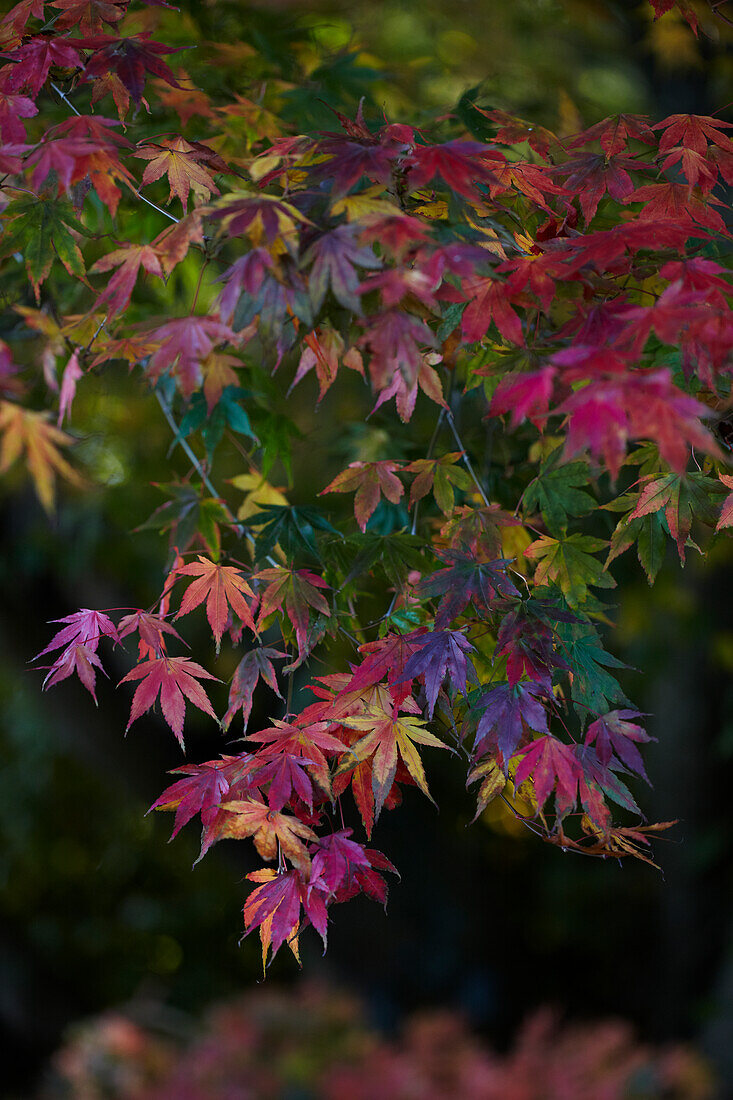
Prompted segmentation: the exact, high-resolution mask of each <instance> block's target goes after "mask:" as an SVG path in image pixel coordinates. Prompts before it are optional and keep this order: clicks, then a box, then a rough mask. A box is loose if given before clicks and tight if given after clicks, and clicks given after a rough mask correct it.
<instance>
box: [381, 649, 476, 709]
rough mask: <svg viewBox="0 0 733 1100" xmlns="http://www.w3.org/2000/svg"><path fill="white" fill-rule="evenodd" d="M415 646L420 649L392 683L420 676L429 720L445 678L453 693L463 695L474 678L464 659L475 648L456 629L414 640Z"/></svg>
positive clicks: (473, 671) (471, 669)
mask: <svg viewBox="0 0 733 1100" xmlns="http://www.w3.org/2000/svg"><path fill="white" fill-rule="evenodd" d="M414 644H415V645H416V646H419V647H420V648H419V649H417V651H416V652H415V653H413V655H412V656H411V657H410V659H409V660H408V661H407V663H406V665H405V667H404V670H403V672H402V675H401V676H399V677H398V678H397V679H396V680H395V684H401V683H404V682H405V681H406V680H413V679H415V678H416V677H418V676H422V678H423V683H424V684H425V694H426V695H427V698H428V717H429V718H432V717H433V711H434V710H435V701H436V699H437V698H438V692H439V691H440V688H441V686H442V684H443V681H444V680H445V678H446V676H448V677H449V679H450V681H451V684H452V685H453V687H454V688H455V690H456V691H460V692H461V693H462V694H463V695H465V694H466V692H467V690H468V685H467V677H468V676H469V675H470V674H472V675H473V676H475V675H476V673H475V670H474V667H473V664H472V663H471V659H470V658H469V657H468V656H467V654H468V653H470V652H473V651H474V646H472V645H471V643H470V642H469V640H468V638H466V637H465V635H463V634H461V633H460V631H457V630H433V631H430V632H429V633H428V634H421V635H419V636H418V637H416V638H415V639H414Z"/></svg>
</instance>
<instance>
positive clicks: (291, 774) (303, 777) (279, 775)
mask: <svg viewBox="0 0 733 1100" xmlns="http://www.w3.org/2000/svg"><path fill="white" fill-rule="evenodd" d="M312 763H313V761H312V760H306V759H304V758H302V757H299V756H292V755H291V754H290V753H287V752H281V753H278V755H277V756H274V757H271V758H269V759H267V760H265V761H260V762H259V763H258V764H257V765H256V768H255V771H254V773H253V783H254V784H255V785H256V786H257V787H259V788H260V789H261V788H263V787H265V786H267V785H268V784H269V787H268V790H267V803H268V805H269V807H270V809H271V810H277V811H278V812H279V811H280V810H282V808H283V806H284V805H285V803H286V802H290V801H291V800H292V799H294V798H296V799H300V801H301V802H303V803H304V804H305V805H306V806H307V807H308V809H309V811H310V812H311V813H313V801H314V798H315V794H316V792H315V789H314V787H313V782H312V780H311V776H310V773H309V772H308V765H310V764H312ZM327 793H328V792H327Z"/></svg>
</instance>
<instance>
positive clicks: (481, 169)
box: [408, 141, 491, 199]
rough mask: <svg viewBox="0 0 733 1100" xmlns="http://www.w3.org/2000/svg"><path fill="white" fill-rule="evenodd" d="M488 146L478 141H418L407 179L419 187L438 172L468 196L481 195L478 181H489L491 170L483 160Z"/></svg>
mask: <svg viewBox="0 0 733 1100" xmlns="http://www.w3.org/2000/svg"><path fill="white" fill-rule="evenodd" d="M485 154H486V147H485V146H484V145H482V144H480V143H479V142H477V141H447V142H445V144H443V145H415V146H414V148H413V150H412V153H411V156H410V158H409V162H408V163H409V171H408V182H409V186H410V188H411V190H413V191H418V190H420V188H421V187H425V186H426V185H427V184H429V183H430V182H431V181H432V180H433V179H435V177H436V176H438V177H440V178H441V179H442V180H443V181H444V182H445V183H447V184H448V186H449V187H450V188H451V190H452V191H455V192H457V193H458V194H459V195H463V197H464V198H466V199H475V198H477V197H480V192H479V191H477V189H476V186H475V184H476V182H478V183H486V182H488V181H489V180H490V179H491V173H490V172H489V170H488V169H487V167H486V166H485V164H483V163H482V162H481V159H480V158H481V157H482V156H485Z"/></svg>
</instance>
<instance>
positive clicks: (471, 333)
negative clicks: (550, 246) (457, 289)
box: [461, 278, 524, 346]
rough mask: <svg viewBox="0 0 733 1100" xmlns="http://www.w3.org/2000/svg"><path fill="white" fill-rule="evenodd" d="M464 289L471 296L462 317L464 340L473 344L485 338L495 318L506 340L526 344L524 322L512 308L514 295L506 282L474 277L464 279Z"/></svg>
mask: <svg viewBox="0 0 733 1100" xmlns="http://www.w3.org/2000/svg"><path fill="white" fill-rule="evenodd" d="M463 291H464V293H465V295H466V297H467V298H468V299H469V304H468V306H467V307H466V309H465V310H464V313H463V317H462V320H461V334H462V336H463V339H464V340H467V341H468V342H469V343H474V342H475V341H477V340H481V339H482V338H483V337H484V336H485V335H486V333H487V332H488V330H489V325H490V324H491V322H492V321H493V322H494V324H495V325H496V327H497V329H498V330H499V332H500V333H501V335H502V336H503V337H504V339H505V340H508V341H509V343H511V344H519V345H521V346H524V333H523V332H522V322H521V321H520V319H519V317H518V315H517V314H516V313H515V312H514V310H513V309H512V307H511V304H510V297H513V295H512V294H511V291H510V290H509V289H508V287H507V285H506V283H502V282H500V281H499V280H498V279H493V278H488V279H484V278H472V279H468V280H466V281H465V282H464V284H463Z"/></svg>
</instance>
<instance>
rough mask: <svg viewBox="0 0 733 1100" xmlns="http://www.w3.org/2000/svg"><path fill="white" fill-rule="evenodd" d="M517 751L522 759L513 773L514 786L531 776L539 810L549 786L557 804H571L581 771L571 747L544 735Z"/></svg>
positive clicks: (567, 806) (567, 805) (566, 805)
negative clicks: (554, 790)
mask: <svg viewBox="0 0 733 1100" xmlns="http://www.w3.org/2000/svg"><path fill="white" fill-rule="evenodd" d="M521 751H522V759H521V760H520V762H519V764H518V765H517V770H516V772H515V775H514V783H515V785H516V786H517V787H518V786H519V785H520V784H521V783H524V781H525V780H526V779H529V778H531V779H532V783H533V785H534V792H535V796H536V798H537V806H538V808H539V809H542V807H543V806H544V804H545V802H546V801H547V799H548V797H549V795H550V793H551V791H552V790H553V789H556V798H557V800H558V806H559V807H560V806H561V807H562V809H563V810H567V809H570V808H571V807H572V806H574V805H575V801H576V799H577V797H578V780H579V779H580V778H581V777H582V775H583V770H582V768H581V766H580V764H579V763H578V760H577V757H576V756H575V754H574V753H573V750H572V748H571V746H570V745H566V744H565V743H564V742H563V741H558V739H557V738H556V737H553V736H552V735H551V734H547V735H546V736H545V737H540V738H538V739H537V740H536V741H533V742H532V744H531V745H528V746H527V747H526V748H525V749H522V750H521Z"/></svg>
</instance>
